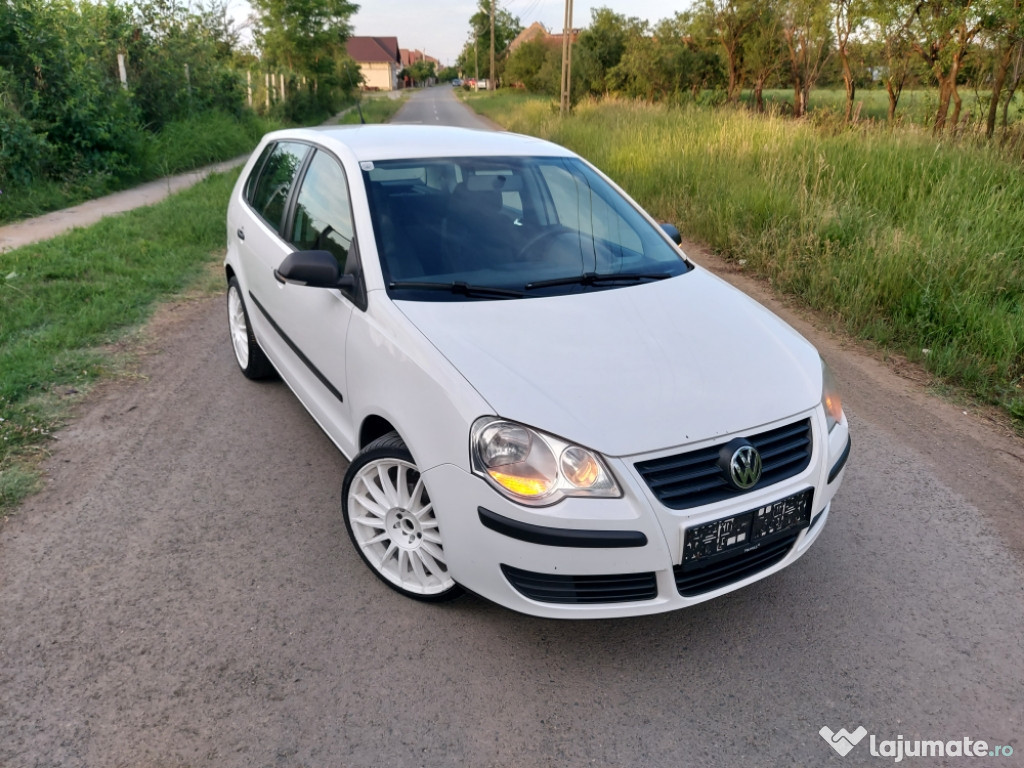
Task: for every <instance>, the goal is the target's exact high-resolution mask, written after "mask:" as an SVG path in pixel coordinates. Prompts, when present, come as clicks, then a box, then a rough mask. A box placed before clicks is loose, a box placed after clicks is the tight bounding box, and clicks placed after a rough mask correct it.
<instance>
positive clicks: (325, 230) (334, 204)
mask: <svg viewBox="0 0 1024 768" xmlns="http://www.w3.org/2000/svg"><path fill="white" fill-rule="evenodd" d="M291 231H292V235H291V237H292V244H293V245H294V246H295V247H296V248H298V249H299V250H300V251H305V250H316V251H319V250H324V251H330V252H331V253H333V254H334V256H335V258H337V259H338V263H339V264H340V265H341V267H342V269H344V268H345V261H346V259H347V258H348V251H349V248H350V247H351V245H352V238H353V237H354V235H355V230H354V229H353V226H352V207H351V205H349V196H348V183H347V181H346V179H345V172H344V171H343V170H342V168H341V166H340V165H339V164H338V162H337V161H336V160H335V159H334V158H333V157H331V156H330V155H328V154H326V153H324V152H319V151H318V152H317V153H316V154H315V155H314V156H313V160H312V161H311V162H310V164H309V169H308V170H307V171H306V174H305V177H304V178H303V180H302V186H301V187H300V188H299V197H298V201H297V203H296V205H295V220H294V223H293V225H292V230H291Z"/></svg>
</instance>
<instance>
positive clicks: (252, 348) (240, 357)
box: [228, 277, 274, 379]
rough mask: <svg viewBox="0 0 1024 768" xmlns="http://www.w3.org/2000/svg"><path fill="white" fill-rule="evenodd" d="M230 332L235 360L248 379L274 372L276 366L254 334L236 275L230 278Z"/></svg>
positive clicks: (263, 376)
mask: <svg viewBox="0 0 1024 768" xmlns="http://www.w3.org/2000/svg"><path fill="white" fill-rule="evenodd" d="M228 332H229V333H230V334H231V347H232V349H233V350H234V353H235V361H236V362H237V363H238V367H239V368H241V369H242V373H243V374H244V375H245V377H246V378H247V379H265V378H267V377H268V376H270V375H271V374H273V373H274V366H273V365H272V364H271V362H270V360H268V359H267V356H266V355H265V354H264V353H263V350H262V349H261V348H260V345H259V342H257V341H256V337H255V336H254V335H253V332H252V324H251V323H250V322H249V310H247V309H246V307H245V300H244V299H243V298H242V289H241V287H240V286H239V285H238V278H235V277H232V278H231V279H230V280H228Z"/></svg>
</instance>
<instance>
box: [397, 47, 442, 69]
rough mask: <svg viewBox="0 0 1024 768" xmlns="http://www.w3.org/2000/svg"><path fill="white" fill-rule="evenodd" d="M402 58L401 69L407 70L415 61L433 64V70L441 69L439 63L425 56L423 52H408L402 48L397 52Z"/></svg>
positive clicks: (417, 50) (431, 57)
mask: <svg viewBox="0 0 1024 768" xmlns="http://www.w3.org/2000/svg"><path fill="white" fill-rule="evenodd" d="M399 53H400V54H401V56H402V69H408V68H409V67H411V66H412V65H413V64H415V63H416V62H417V61H426V62H433V64H434V69H440V68H441V62H440V61H438V60H437V59H435V58H434V57H433V56H427V54H425V53H424V52H423V51H421V50H419V49H418V48H417V49H416V50H413V51H410V50H409V49H408V48H402V49H400V50H399Z"/></svg>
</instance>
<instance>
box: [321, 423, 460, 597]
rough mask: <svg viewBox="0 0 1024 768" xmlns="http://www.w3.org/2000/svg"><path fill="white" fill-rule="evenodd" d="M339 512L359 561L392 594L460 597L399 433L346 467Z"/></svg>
mask: <svg viewBox="0 0 1024 768" xmlns="http://www.w3.org/2000/svg"><path fill="white" fill-rule="evenodd" d="M341 508H342V513H343V514H344V517H345V527H346V528H347V529H348V533H349V536H351V537H352V543H353V544H355V546H356V550H357V551H358V552H359V555H360V557H362V558H363V561H364V562H365V563H366V564H367V565H368V566H370V569H371V570H372V571H373V572H374V573H375V574H377V577H378V578H380V579H381V581H383V582H384V583H385V584H387V585H388V586H389V587H391V588H392V589H394V590H395V591H396V592H399V593H401V594H403V595H405V596H406V597H411V598H413V599H415V600H424V601H427V602H440V601H443V600H451V599H452V598H454V597H458V596H459V595H460V594H462V588H461V587H459V585H458V584H456V583H455V581H454V579H452V577H451V575H450V574H449V573H448V564H447V561H446V559H445V551H444V544H443V542H442V540H441V530H440V528H439V527H438V521H437V517H436V515H435V514H434V507H433V504H432V503H431V501H430V497H429V496H428V495H427V489H426V487H425V486H424V484H423V478H422V477H421V476H420V472H419V469H417V467H416V464H415V462H414V461H413V458H412V454H410V453H409V449H408V448H406V447H405V443H403V442H402V439H401V438H400V437H399V436H398V433H397V432H390V433H388V434H387V435H384V436H383V437H381V438H378V439H377V440H374V441H373V442H372V443H370V444H369V445H367V446H366V448H364V449H363V450H362V451H361V452H360V453H359V455H358V456H356V458H355V459H354V460H353V461H352V463H351V464H350V465H349V468H348V471H347V472H346V473H345V482H344V484H343V485H342V490H341Z"/></svg>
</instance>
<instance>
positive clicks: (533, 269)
mask: <svg viewBox="0 0 1024 768" xmlns="http://www.w3.org/2000/svg"><path fill="white" fill-rule="evenodd" d="M362 168H363V177H364V181H365V183H366V187H367V190H368V193H369V194H368V196H369V199H370V213H371V217H372V219H373V224H374V232H375V234H376V238H377V249H378V251H379V252H380V255H381V262H382V266H383V270H384V278H385V281H386V282H387V284H388V290H389V291H390V292H391V293H392V295H394V297H395V298H401V299H413V300H422V301H461V300H467V299H496V298H520V297H527V296H550V295H553V294H564V293H575V292H580V291H587V290H607V289H609V288H617V287H622V286H626V285H636V284H638V283H642V282H647V281H649V280H660V279H665V278H668V277H673V276H675V275H679V274H682V273H684V272H686V271H688V269H689V267H688V265H687V264H686V262H685V261H684V260H683V258H682V256H681V255H680V253H679V252H678V251H677V250H676V249H675V248H673V247H672V246H671V245H670V244H669V243H668V242H666V241H665V239H664V237H663V236H662V234H661V233H660V232H659V231H658V230H657V229H656V228H655V227H653V226H651V224H650V223H649V222H648V221H647V220H646V219H645V218H644V217H643V216H642V215H641V214H640V213H639V212H638V211H637V210H636V209H635V208H633V206H631V205H630V204H629V203H627V202H626V200H625V199H624V198H623V197H622V196H621V195H619V194H618V193H617V192H616V191H615V190H614V189H613V188H612V187H611V186H609V185H608V183H607V182H605V181H604V180H603V179H602V178H601V177H600V176H599V175H598V174H596V173H595V172H594V171H593V170H592V169H591V168H590V167H589V166H587V165H586V164H585V163H583V162H581V161H580V160H578V159H576V158H560V157H532V158H524V157H511V158H494V157H483V158H481V157H471V158H444V159H429V160H389V161H381V162H374V163H363V164H362ZM496 289H497V290H496Z"/></svg>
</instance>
